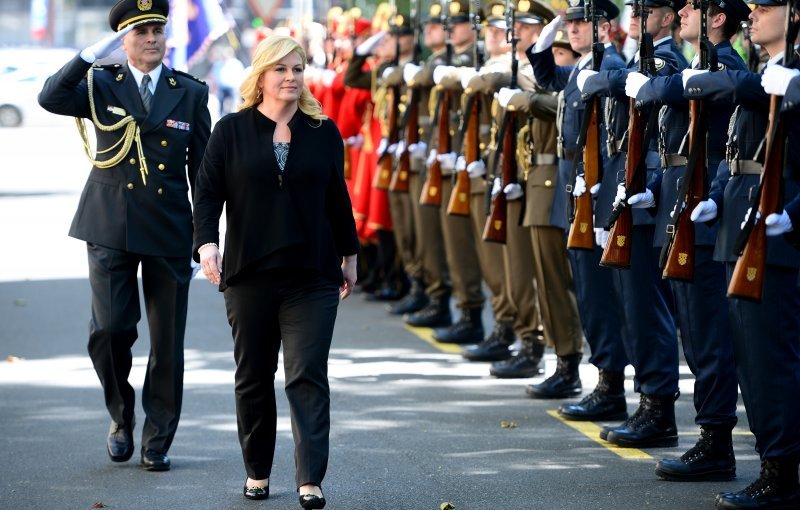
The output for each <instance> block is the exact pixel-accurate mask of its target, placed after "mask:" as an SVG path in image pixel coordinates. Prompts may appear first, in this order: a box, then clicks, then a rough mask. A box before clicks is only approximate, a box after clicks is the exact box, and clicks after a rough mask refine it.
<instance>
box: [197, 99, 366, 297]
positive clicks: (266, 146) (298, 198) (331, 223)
mask: <svg viewBox="0 0 800 510" xmlns="http://www.w3.org/2000/svg"><path fill="white" fill-rule="evenodd" d="M289 129H290V131H291V133H292V140H291V144H290V146H289V155H288V157H287V160H286V166H285V169H284V172H283V173H281V172H280V170H279V167H278V161H277V159H276V158H275V151H274V149H273V146H272V137H273V134H274V132H275V122H273V121H272V120H271V119H269V118H268V117H266V116H265V115H263V114H262V113H261V112H259V111H258V109H256V108H255V107H252V108H248V109H246V110H243V111H241V112H238V113H233V114H230V115H228V116H226V117H224V118H223V119H221V120H220V121H219V122H218V123H217V125H216V126H215V127H214V131H213V132H212V133H211V138H210V140H209V142H208V147H207V148H206V152H205V155H204V157H203V163H202V165H201V166H200V172H199V174H198V176H197V181H196V185H195V186H196V189H195V197H194V248H193V251H194V258H195V260H198V261H199V259H200V256H199V254H198V252H197V249H198V248H200V247H201V246H202V245H204V244H206V243H219V217H220V214H221V213H222V207H223V205H225V210H226V220H227V232H226V235H225V253H224V258H223V274H222V284H221V285H220V288H221V289H224V288H225V287H226V286H228V285H231V284H232V283H234V282H235V281H236V278H237V276H238V275H240V274H241V273H242V271H243V270H244V269H246V268H248V266H251V265H253V264H254V263H256V262H259V261H261V260H262V259H263V258H264V257H266V256H268V255H270V254H272V253H275V252H276V251H278V250H282V249H287V248H291V247H294V248H295V250H294V251H293V253H296V254H297V258H296V260H293V261H292V267H293V268H304V269H310V270H316V271H319V272H320V273H321V274H322V275H323V276H326V277H330V278H332V279H335V280H336V281H338V282H340V281H341V280H342V272H341V263H342V260H341V258H342V257H344V256H347V255H353V254H355V253H358V250H359V243H358V237H357V235H356V228H355V221H354V220H353V212H352V206H351V205H350V197H349V195H348V193H347V187H346V185H345V182H344V145H343V144H342V137H341V135H340V134H339V130H338V129H337V128H336V125H335V124H334V123H333V122H332V121H331V120H324V121H319V120H314V119H312V118H310V117H309V116H308V115H306V114H304V113H302V112H301V111H300V110H298V111H297V113H296V114H295V115H294V117H292V120H290V121H289Z"/></svg>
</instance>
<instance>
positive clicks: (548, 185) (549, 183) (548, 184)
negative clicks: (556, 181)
mask: <svg viewBox="0 0 800 510" xmlns="http://www.w3.org/2000/svg"><path fill="white" fill-rule="evenodd" d="M544 185H545V186H547V187H548V188H549V187H550V186H552V185H553V181H551V180H550V179H547V180H546V181H544Z"/></svg>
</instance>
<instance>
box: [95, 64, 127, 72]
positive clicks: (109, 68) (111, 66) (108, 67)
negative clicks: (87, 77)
mask: <svg viewBox="0 0 800 510" xmlns="http://www.w3.org/2000/svg"><path fill="white" fill-rule="evenodd" d="M92 67H94V68H95V69H103V70H105V71H116V70H117V69H119V68H120V67H122V66H121V65H120V64H103V65H100V64H95V65H93V66H92Z"/></svg>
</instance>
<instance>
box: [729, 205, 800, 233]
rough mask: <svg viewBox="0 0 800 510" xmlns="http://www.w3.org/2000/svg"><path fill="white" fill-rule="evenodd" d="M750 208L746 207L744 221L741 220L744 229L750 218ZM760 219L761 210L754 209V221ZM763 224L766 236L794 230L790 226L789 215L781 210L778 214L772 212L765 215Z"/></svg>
mask: <svg viewBox="0 0 800 510" xmlns="http://www.w3.org/2000/svg"><path fill="white" fill-rule="evenodd" d="M751 210H752V208H748V209H747V212H746V213H745V215H744V221H743V222H742V225H741V228H742V229H744V226H745V224H746V223H747V220H748V219H750V212H751ZM760 220H761V212H759V211H756V221H757V222H758V221H760ZM764 226H765V227H766V233H767V235H768V236H779V235H782V234H785V233H786V232H791V231H792V230H794V227H793V226H792V219H791V218H789V215H788V214H787V213H786V211H785V210H784V211H782V212H781V213H780V214H775V213H772V214H770V215H768V216H767V219H766V221H765V222H764Z"/></svg>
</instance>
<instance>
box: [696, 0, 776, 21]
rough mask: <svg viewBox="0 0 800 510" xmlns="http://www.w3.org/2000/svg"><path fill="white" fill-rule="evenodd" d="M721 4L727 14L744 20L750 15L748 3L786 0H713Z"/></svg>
mask: <svg viewBox="0 0 800 510" xmlns="http://www.w3.org/2000/svg"><path fill="white" fill-rule="evenodd" d="M711 1H712V2H714V3H715V4H717V5H719V6H720V8H722V10H723V11H725V14H727V15H728V16H732V17H734V18H736V19H737V20H739V21H740V22H741V21H744V20H746V19H747V18H748V17H749V16H750V12H751V11H750V7H749V6H748V5H747V3H751V4H755V5H786V0H777V1H776V0H755V1H752V2H747V3H745V2H744V1H743V0H711Z"/></svg>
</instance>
